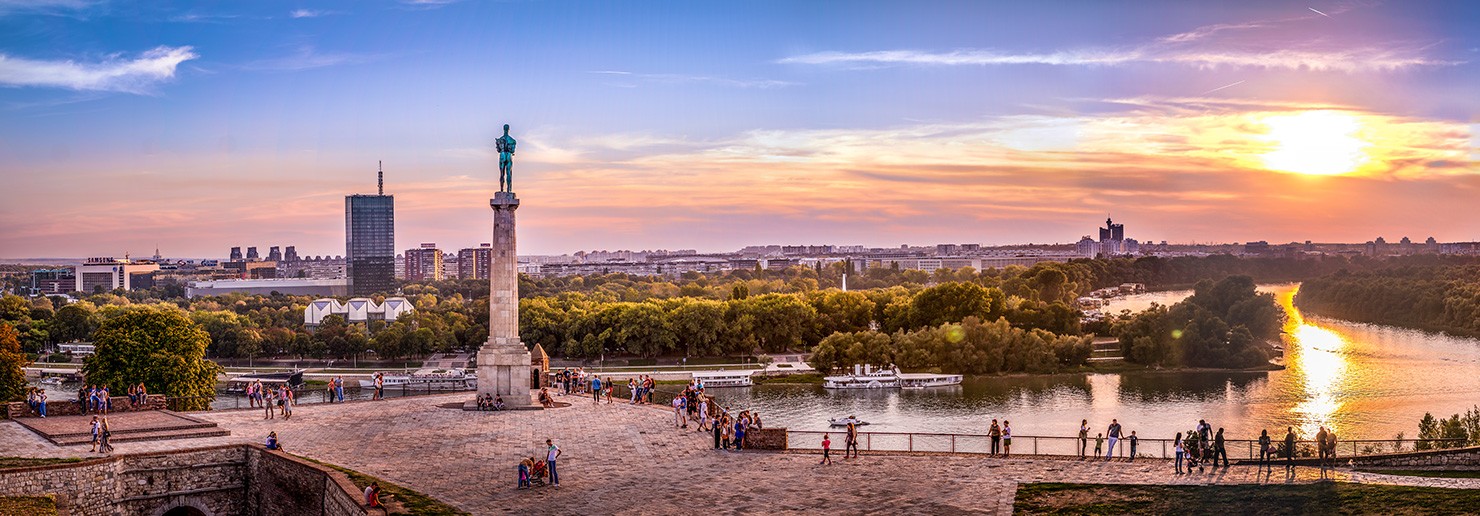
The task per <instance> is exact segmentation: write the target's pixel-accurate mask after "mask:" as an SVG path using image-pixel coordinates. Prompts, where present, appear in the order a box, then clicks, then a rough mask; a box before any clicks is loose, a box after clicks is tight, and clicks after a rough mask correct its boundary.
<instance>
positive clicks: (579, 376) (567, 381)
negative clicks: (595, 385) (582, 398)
mask: <svg viewBox="0 0 1480 516" xmlns="http://www.w3.org/2000/svg"><path fill="white" fill-rule="evenodd" d="M588 377H595V374H593V373H587V372H586V370H585V368H580V367H577V368H575V369H571V368H569V367H567V368H565V369H561V370H560V371H557V372H555V383H556V384H557V385H556V389H557V391H559V392H560V393H562V394H576V395H585V394H588V393H589V391H590V389H591V387H592V385H591V381H590V380H589V379H588ZM608 381H610V380H608Z"/></svg>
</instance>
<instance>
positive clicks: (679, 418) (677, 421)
mask: <svg viewBox="0 0 1480 516" xmlns="http://www.w3.org/2000/svg"><path fill="white" fill-rule="evenodd" d="M683 409H684V399H683V396H674V397H673V428H688V427H689V419H688V418H687V417H685V416H684V413H683Z"/></svg>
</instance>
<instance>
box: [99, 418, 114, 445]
mask: <svg viewBox="0 0 1480 516" xmlns="http://www.w3.org/2000/svg"><path fill="white" fill-rule="evenodd" d="M102 436H103V437H102V445H100V446H99V447H98V449H99V450H101V451H102V452H103V453H104V454H111V453H113V431H112V430H110V429H109V427H108V416H103V426H102Z"/></svg>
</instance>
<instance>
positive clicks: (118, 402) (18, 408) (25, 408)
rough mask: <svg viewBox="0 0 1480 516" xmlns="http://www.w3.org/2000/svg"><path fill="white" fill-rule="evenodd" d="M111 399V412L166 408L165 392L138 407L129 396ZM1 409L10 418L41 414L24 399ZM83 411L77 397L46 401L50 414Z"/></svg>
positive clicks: (148, 397) (155, 395)
mask: <svg viewBox="0 0 1480 516" xmlns="http://www.w3.org/2000/svg"><path fill="white" fill-rule="evenodd" d="M110 399H111V400H113V404H112V408H111V409H109V412H132V411H136V410H164V408H165V402H166V398H165V396H164V395H163V394H150V395H148V396H146V397H145V399H144V403H143V404H142V405H139V406H138V407H132V406H129V402H128V396H112V397H111V398H110ZM0 409H3V411H4V413H3V414H0V416H3V417H5V418H9V419H14V418H19V417H36V416H40V415H41V414H38V413H36V411H33V410H31V406H30V405H27V404H26V402H25V401H24V400H23V401H12V402H9V403H5V404H4V405H3V406H0ZM81 413H82V405H78V404H77V400H75V399H68V400H47V402H46V415H48V416H53V417H55V416H75V415H78V414H81Z"/></svg>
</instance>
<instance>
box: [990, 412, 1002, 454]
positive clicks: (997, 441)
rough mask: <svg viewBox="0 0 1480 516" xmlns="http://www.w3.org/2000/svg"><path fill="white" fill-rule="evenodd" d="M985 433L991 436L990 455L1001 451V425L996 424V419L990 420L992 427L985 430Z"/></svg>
mask: <svg viewBox="0 0 1480 516" xmlns="http://www.w3.org/2000/svg"><path fill="white" fill-rule="evenodd" d="M987 435H988V436H989V437H991V438H992V455H996V454H998V453H1002V427H1000V426H997V420H996V419H993V420H992V427H991V428H990V429H988V430H987Z"/></svg>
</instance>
